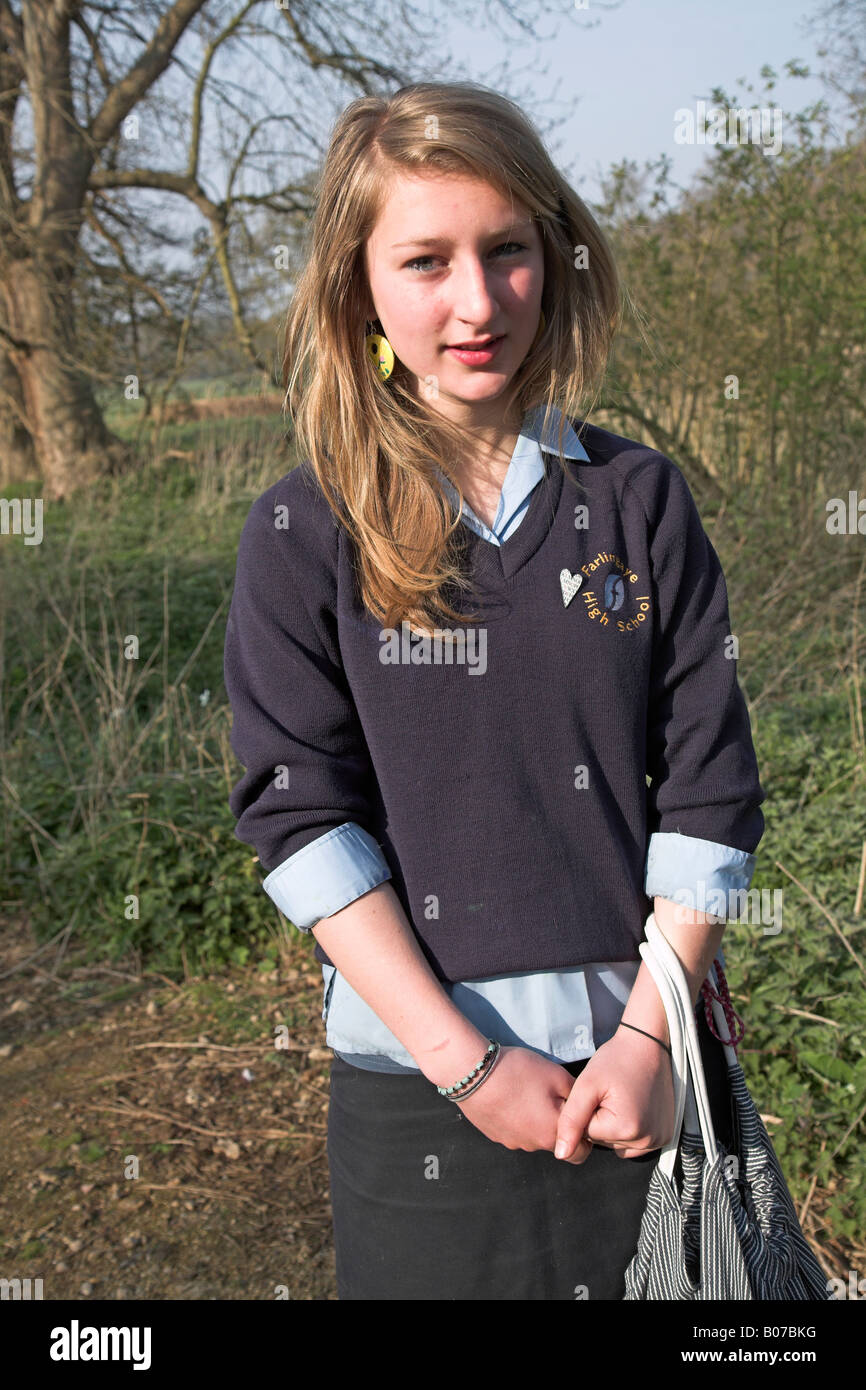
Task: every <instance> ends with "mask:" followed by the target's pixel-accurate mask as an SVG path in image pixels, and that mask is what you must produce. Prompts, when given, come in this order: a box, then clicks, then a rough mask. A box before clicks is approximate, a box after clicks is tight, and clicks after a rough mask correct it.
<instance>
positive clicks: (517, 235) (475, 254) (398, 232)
mask: <svg viewBox="0 0 866 1390" xmlns="http://www.w3.org/2000/svg"><path fill="white" fill-rule="evenodd" d="M365 252H366V266H367V275H368V279H369V285H370V293H371V296H372V300H371V305H370V312H369V318H370V319H371V320H373V319H375V318H378V319H379V321H380V322H381V324H382V328H383V330H384V333H385V336H386V338H387V339H388V341H389V342H390V344H391V346H392V348H393V349H394V354H395V356H396V357H398V358H399V359H400V361H401V362H402V363H403V364H404V365H405V366H406V367H407V368H408V369H409V371H410V372H411V373H412V374H413V376H414V378H415V389H416V391H417V393H418V394H421V393H423V394H424V397H425V399H426V400H428V401H429V402H430V404H431V405H432V406H433V407H434V408H435V409H438V410H440V411H441V412H442V414H444V415H447V416H448V417H449V418H450V419H452V420H454V421H455V422H456V423H464V424H484V423H487V422H490V421H495V420H496V419H497V410H496V404H495V403H496V400H497V398H498V397H499V396H500V395H501V394H502V392H503V391H504V390H505V388H506V387H507V385H508V383H509V381H510V380H511V378H512V377H513V376H514V373H515V372H516V371H517V369H518V367H519V366H520V364H521V362H522V361H523V359H524V357H525V356H526V354H527V352H528V351H529V348H530V346H531V344H532V341H533V339H534V338H535V334H536V332H537V331H538V324H539V316H540V314H541V291H542V286H543V284H544V253H543V247H542V240H541V234H540V231H539V228H538V224H537V223H536V222H534V221H533V220H532V218H531V216H530V213H529V209H528V208H526V207H525V206H524V205H523V204H521V203H515V204H514V206H513V207H512V204H511V202H510V200H509V199H508V198H505V197H503V196H502V194H500V193H498V192H497V191H496V189H494V188H492V187H491V186H490V185H489V184H487V183H485V182H483V181H482V180H479V179H475V178H470V177H467V176H462V175H450V174H449V175H444V174H442V175H424V176H416V175H406V174H403V173H400V174H395V175H393V177H392V181H391V184H390V189H389V195H388V198H387V200H386V202H385V205H384V207H383V208H382V211H381V213H380V216H379V219H378V221H377V223H376V225H375V227H374V228H373V231H372V234H371V235H370V237H369V238H368V240H367V244H366V248H365ZM491 338H493V339H499V342H498V344H497V343H493V344H492V345H491V347H492V349H493V350H492V351H487V352H482V353H476V354H471V353H468V354H464V355H462V356H461V355H460V354H459V353H458V352H456V351H455V346H457V345H461V344H471V343H475V344H477V343H480V342H482V341H484V340H486V339H491Z"/></svg>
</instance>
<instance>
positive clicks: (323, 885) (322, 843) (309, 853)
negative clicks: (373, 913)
mask: <svg viewBox="0 0 866 1390" xmlns="http://www.w3.org/2000/svg"><path fill="white" fill-rule="evenodd" d="M390 877H391V870H390V868H389V867H388V862H387V860H386V859H385V856H384V854H383V853H382V850H381V849H380V847H379V845H378V843H377V842H376V841H375V840H374V839H373V836H372V835H370V834H369V833H368V832H367V831H366V830H364V829H363V828H362V826H360V825H356V824H355V822H354V821H347V822H346V823H345V824H343V825H337V826H335V827H334V829H333V830H328V831H327V832H326V833H325V834H324V835H320V836H319V838H318V840H313V841H311V842H310V844H308V845H305V846H304V848H303V849H300V850H298V852H297V854H293V855H291V856H290V858H288V859H286V860H285V862H284V863H282V864H279V865H277V867H276V869H273V870H272V871H271V873H269V874H268V876H267V878H266V879H265V880H264V882H263V884H262V887H263V888H264V890H265V892H266V893H267V894H268V896H269V897H270V898H272V899H273V901H274V902H275V903H276V905H277V907H278V908H279V909H280V911H281V912H282V913H283V914H284V915H285V916H286V917H288V919H289V921H290V922H293V923H294V925H295V926H296V927H297V928H298V929H299V931H304V932H306V931H309V930H310V928H311V927H313V926H315V924H316V922H318V921H320V919H321V918H322V917H330V916H331V915H332V914H333V913H334V912H339V910H340V908H341V907H348V905H349V903H351V902H354V901H355V899H356V898H359V897H360V896H361V894H362V893H368V892H369V891H370V889H371V888H375V887H377V885H378V884H380V883H384V882H385V881H386V880H387V879H389V878H390Z"/></svg>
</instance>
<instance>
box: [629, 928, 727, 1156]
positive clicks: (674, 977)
mask: <svg viewBox="0 0 866 1390" xmlns="http://www.w3.org/2000/svg"><path fill="white" fill-rule="evenodd" d="M645 932H646V938H647V939H646V942H642V943H641V945H640V946H639V948H638V949H639V951H640V954H641V956H642V957H643V959H644V960H645V961H646V964H647V968H648V969H649V971H650V974H651V975H652V977H653V979H654V980H655V983H656V986H657V988H658V990H659V994H660V996H661V1000H662V1004H663V1005H664V1010H665V1015H666V1017H667V1021H668V1030H669V1032H670V1035H671V1052H672V1053H673V1051H674V1042H673V1040H674V1036H676V1038H677V1057H678V1062H677V1065H676V1066H675V1067H674V1099H675V1105H674V1133H673V1135H672V1136H671V1139H670V1141H669V1143H668V1144H666V1145H665V1147H664V1149H663V1150H662V1154H661V1157H660V1158H659V1166H660V1167H661V1168H662V1171H663V1172H664V1173H666V1175H667V1176H668V1177H670V1176H671V1175H672V1173H673V1167H674V1162H675V1160H676V1154H677V1151H678V1149H679V1145H680V1139H681V1134H682V1129H683V1125H684V1121H687V1125H688V1129H689V1131H690V1132H691V1131H693V1130H694V1129H699V1130H700V1135H701V1139H702V1141H703V1145H704V1150H705V1152H706V1155H707V1158H708V1159H709V1161H710V1162H711V1163H714V1162H715V1161H716V1158H717V1156H718V1145H717V1143H716V1134H715V1129H714V1127H713V1120H712V1114H711V1112H710V1099H709V1094H708V1092H707V1082H706V1077H705V1075H704V1066H703V1061H702V1059H701V1048H700V1042H699V1040H698V1030H697V1024H696V1022H695V1014H694V1009H693V1008H692V1001H691V994H690V991H689V986H688V981H687V979H686V976H685V972H684V971H683V967H682V964H681V962H680V959H679V957H678V956H677V954H676V952H675V951H674V949H673V947H672V946H671V944H670V942H669V941H668V940H667V938H666V937H665V936H664V935H663V934H662V931H661V929H660V927H659V925H658V923H657V922H656V919H655V914H654V913H650V915H649V917H648V918H647V922H646V928H645ZM713 1005H714V1006H716V1001H715V1000H713ZM722 1019H723V1020H724V1014H723V1013H722ZM683 1051H684V1052H685V1065H684V1066H682V1067H681V1068H680V1067H679V1062H680V1060H681V1059H682V1055H683ZM728 1051H731V1049H730V1048H729V1049H728ZM678 1069H679V1070H680V1071H681V1074H682V1075H684V1077H685V1082H684V1086H683V1091H684V1101H683V1103H682V1104H681V1103H680V1097H679V1094H678V1090H679V1087H678V1081H677V1071H678ZM686 1109H688V1110H689V1112H690V1113H689V1115H688V1117H686ZM695 1121H696V1124H695Z"/></svg>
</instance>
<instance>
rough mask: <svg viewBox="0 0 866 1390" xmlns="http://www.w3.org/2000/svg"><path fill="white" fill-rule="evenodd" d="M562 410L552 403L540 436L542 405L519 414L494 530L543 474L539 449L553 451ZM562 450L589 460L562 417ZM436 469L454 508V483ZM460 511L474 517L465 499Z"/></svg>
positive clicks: (520, 504)
mask: <svg viewBox="0 0 866 1390" xmlns="http://www.w3.org/2000/svg"><path fill="white" fill-rule="evenodd" d="M561 418H563V417H562V412H561V411H560V410H559V408H558V407H557V406H554V407H553V408H552V409H551V412H550V423H549V425H548V433H547V435H546V436H545V438H544V439H542V437H541V426H542V424H543V421H544V406H543V405H538V406H534V407H533V408H532V409H531V410H528V411H527V412H526V414H525V415H524V417H523V424H522V425H521V427H520V434H519V435H518V437H517V443H516V444H515V446H514V452H513V453H512V455H511V461H510V463H509V465H508V470H507V472H506V474H505V479H504V481H503V484H502V494H501V496H500V499H499V507H498V509H497V513H496V520H495V523H494V527H493V531H494V533H499V532H501V531H503V530H504V528H505V526H506V525H507V522H508V520H510V518H511V517H512V515H513V514H514V513H515V512H516V511H517V510H518V509H519V508H520V507H521V506H522V505H523V504H524V503H525V501H526V498H527V497H528V495H529V493H530V492H532V491H533V489H534V488H535V486H536V484H537V483H538V482H540V480H541V479H542V478H543V477H544V474H545V463H544V458H543V456H542V450H543V451H544V453H547V454H557V438H558V435H559V423H560V419H561ZM562 452H563V455H564V456H565V458H571V459H580V460H581V461H582V462H584V463H588V462H589V454H588V453H587V452H586V450H585V449H584V447H583V445H582V444H581V442H580V440H579V439H578V437H577V435H576V434H575V431H574V429H573V427H572V425H571V423H570V422H569V420H568V417H567V416H566V417H565V425H564V429H563V434H562ZM436 472H437V474H438V475H439V478H440V480H441V482H442V486H443V487H444V489H445V492H446V494H447V496H448V498H449V500H450V501H451V504H452V506H453V507H454V508H455V510H456V508H457V500H458V499H457V489H456V488H455V487H454V485H453V483H452V482H451V479H450V478H447V477H446V476H445V474H444V473H443V472H442V470H441V468H439V467H438V465H437V467H436ZM463 514H464V515H467V514H468V515H469V516H470V517H471V518H472V519H473V520H477V518H476V517H475V513H474V512H473V511H472V509H471V507H470V506H469V504H468V503H467V502H464V504H463ZM478 525H479V526H480V527H482V528H483V531H484V533H485V534H489V532H488V531H487V528H486V527H485V526H484V523H483V522H480V521H479V522H478Z"/></svg>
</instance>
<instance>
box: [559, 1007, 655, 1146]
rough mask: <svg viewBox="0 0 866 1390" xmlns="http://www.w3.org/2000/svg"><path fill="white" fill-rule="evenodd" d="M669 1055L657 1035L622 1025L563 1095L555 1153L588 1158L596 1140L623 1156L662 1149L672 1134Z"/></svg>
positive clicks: (597, 1142)
mask: <svg viewBox="0 0 866 1390" xmlns="http://www.w3.org/2000/svg"><path fill="white" fill-rule="evenodd" d="M673 1129H674V1086H673V1073H672V1070H671V1062H670V1058H669V1056H668V1054H667V1052H665V1050H664V1048H662V1047H660V1046H659V1044H658V1042H656V1041H655V1040H654V1039H653V1038H647V1037H644V1036H643V1034H641V1033H636V1032H632V1031H627V1030H625V1029H618V1030H617V1032H616V1033H614V1035H613V1037H612V1038H610V1039H609V1041H608V1042H606V1043H603V1044H602V1046H601V1047H599V1048H598V1049H597V1051H596V1052H595V1053H594V1054H593V1056H592V1057H591V1058H590V1059H589V1061H588V1062H587V1064H586V1066H585V1067H584V1068H583V1071H582V1072H581V1073H580V1075H579V1076H578V1077H576V1078H575V1080H574V1084H573V1085H572V1088H571V1093H570V1095H569V1096H568V1097H567V1098H564V1099H563V1103H562V1107H561V1109H560V1113H559V1122H558V1125H557V1132H556V1145H555V1148H554V1152H555V1154H556V1157H557V1158H562V1159H563V1160H565V1161H566V1162H569V1163H583V1162H584V1161H585V1160H586V1159H587V1158H588V1157H589V1155H590V1152H591V1150H592V1145H593V1144H597V1145H598V1146H599V1147H605V1148H612V1149H613V1150H614V1152H615V1153H617V1154H618V1155H619V1157H620V1158H637V1157H639V1156H640V1155H641V1154H645V1153H650V1152H652V1151H653V1150H655V1149H660V1148H662V1147H663V1145H665V1144H666V1143H667V1142H668V1141H669V1140H670V1138H671V1136H672V1135H673Z"/></svg>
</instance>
